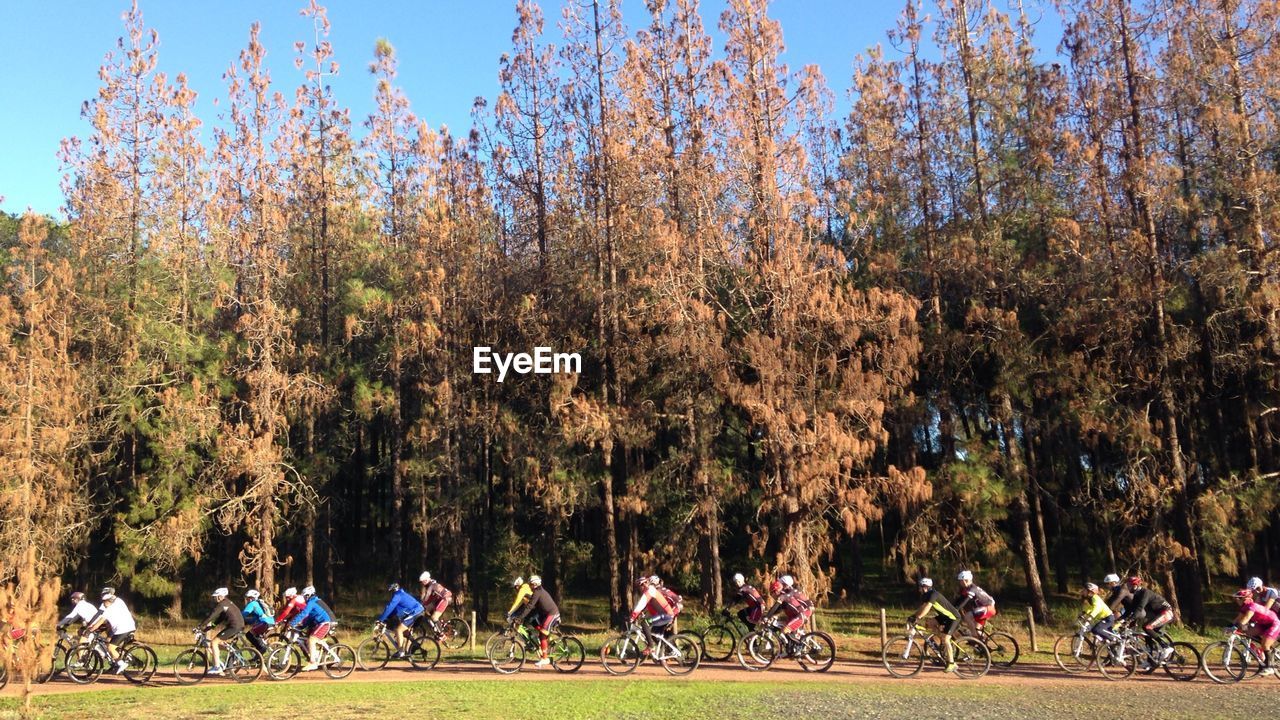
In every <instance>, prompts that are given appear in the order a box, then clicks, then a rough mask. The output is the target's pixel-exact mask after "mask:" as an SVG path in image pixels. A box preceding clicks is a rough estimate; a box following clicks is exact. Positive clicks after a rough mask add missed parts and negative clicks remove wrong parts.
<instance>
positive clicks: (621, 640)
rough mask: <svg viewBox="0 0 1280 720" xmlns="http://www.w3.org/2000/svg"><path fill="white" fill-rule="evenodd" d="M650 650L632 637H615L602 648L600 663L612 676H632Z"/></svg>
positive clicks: (641, 641) (605, 642) (606, 641)
mask: <svg viewBox="0 0 1280 720" xmlns="http://www.w3.org/2000/svg"><path fill="white" fill-rule="evenodd" d="M647 650H648V648H647V647H645V644H644V641H643V640H640V641H637V639H636V638H635V637H633V636H632V635H614V636H612V637H610V638H609V639H608V640H605V641H604V644H603V645H601V646H600V662H601V664H603V665H604V669H605V671H606V672H608V673H609V674H610V675H630V674H631V673H633V672H635V671H636V668H637V667H639V666H640V660H641V659H643V658H644V655H645V653H646V652H647Z"/></svg>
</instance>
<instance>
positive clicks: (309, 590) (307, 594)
mask: <svg viewBox="0 0 1280 720" xmlns="http://www.w3.org/2000/svg"><path fill="white" fill-rule="evenodd" d="M302 597H303V599H304V600H306V601H307V602H311V600H312V598H315V601H316V603H317V604H318V605H319V606H320V609H321V610H324V611H325V613H326V614H328V615H329V618H330V620H331V622H332V623H333V624H334V625H337V624H338V614H337V613H335V612H334V611H333V608H331V607H329V603H326V602H325V601H324V599H323V598H320V597H316V588H315V586H314V585H308V586H306V587H304V588H302Z"/></svg>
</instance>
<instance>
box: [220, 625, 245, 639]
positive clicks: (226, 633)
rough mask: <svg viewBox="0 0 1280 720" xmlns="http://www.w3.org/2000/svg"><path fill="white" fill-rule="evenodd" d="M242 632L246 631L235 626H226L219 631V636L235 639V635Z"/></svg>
mask: <svg viewBox="0 0 1280 720" xmlns="http://www.w3.org/2000/svg"><path fill="white" fill-rule="evenodd" d="M242 632H244V630H237V629H235V628H233V627H224V628H222V629H221V630H219V631H218V636H217V637H218V639H219V640H233V639H235V636H237V635H239V634H240V633H242Z"/></svg>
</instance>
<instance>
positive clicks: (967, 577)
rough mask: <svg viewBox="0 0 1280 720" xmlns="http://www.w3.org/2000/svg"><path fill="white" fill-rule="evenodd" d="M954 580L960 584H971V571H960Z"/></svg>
mask: <svg viewBox="0 0 1280 720" xmlns="http://www.w3.org/2000/svg"><path fill="white" fill-rule="evenodd" d="M956 579H957V580H959V581H960V582H973V571H972V570H961V571H960V574H959V575H957V576H956Z"/></svg>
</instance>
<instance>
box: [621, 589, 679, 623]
mask: <svg viewBox="0 0 1280 720" xmlns="http://www.w3.org/2000/svg"><path fill="white" fill-rule="evenodd" d="M645 610H648V611H649V616H650V617H653V618H657V617H661V616H663V615H666V616H669V617H675V614H676V609H675V608H674V607H672V605H671V602H670V601H668V600H667V596H666V595H665V594H663V592H662V591H661V590H660V589H659V588H656V587H654V586H652V585H650V586H649V587H646V588H645V589H644V592H643V593H641V594H640V600H639V601H637V602H636V606H635V608H633V609H632V610H631V616H632V617H638V616H639V615H640V613H642V612H644V611H645Z"/></svg>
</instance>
